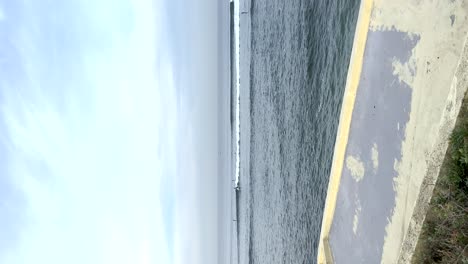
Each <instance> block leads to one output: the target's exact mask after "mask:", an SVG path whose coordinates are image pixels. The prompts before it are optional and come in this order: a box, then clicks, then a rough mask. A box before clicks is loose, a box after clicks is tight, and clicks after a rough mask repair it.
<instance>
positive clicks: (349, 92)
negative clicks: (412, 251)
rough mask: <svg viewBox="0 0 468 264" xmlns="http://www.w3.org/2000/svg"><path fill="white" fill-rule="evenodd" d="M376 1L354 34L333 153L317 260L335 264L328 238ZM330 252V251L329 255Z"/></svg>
mask: <svg viewBox="0 0 468 264" xmlns="http://www.w3.org/2000/svg"><path fill="white" fill-rule="evenodd" d="M372 4H373V0H361V6H360V9H359V17H358V21H357V24H356V31H355V33H354V42H353V50H352V53H351V60H350V64H349V68H348V76H347V79H346V88H345V93H344V95H343V104H342V107H341V114H340V124H339V126H338V132H337V135H336V142H335V151H334V154H333V163H332V168H331V171H330V181H329V183H328V191H327V199H326V201H325V209H324V212H323V218H322V229H321V232H320V242H319V247H318V254H317V263H320V264H325V263H333V260H332V259H330V258H331V257H332V256H331V255H332V254H331V253H333V252H329V251H330V250H326V249H329V245H328V242H327V241H328V237H329V233H330V228H331V225H332V222H333V215H334V213H335V207H336V198H337V196H338V187H339V186H340V180H341V172H342V171H343V163H344V158H345V152H346V146H347V144H348V137H349V129H350V126H351V119H352V115H353V109H354V101H355V99H356V92H357V89H358V86H359V80H360V78H361V71H362V60H363V57H364V50H365V47H366V41H367V32H368V31H369V23H370V18H371V13H372ZM327 253H328V254H327Z"/></svg>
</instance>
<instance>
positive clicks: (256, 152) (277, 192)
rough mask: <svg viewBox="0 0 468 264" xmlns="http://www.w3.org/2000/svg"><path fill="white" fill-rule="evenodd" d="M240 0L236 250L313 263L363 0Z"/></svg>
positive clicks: (246, 256) (245, 256)
mask: <svg viewBox="0 0 468 264" xmlns="http://www.w3.org/2000/svg"><path fill="white" fill-rule="evenodd" d="M240 6H241V8H240V9H241V12H242V11H248V13H244V14H241V28H240V31H241V32H240V38H241V40H240V42H241V51H240V58H241V64H240V74H241V76H240V78H241V87H240V91H241V105H240V111H241V121H240V124H241V126H240V127H241V130H240V134H241V141H240V145H241V150H240V152H241V153H240V155H241V159H240V161H241V162H240V166H241V170H240V171H241V172H240V187H241V191H240V192H239V193H238V197H237V201H238V204H237V210H238V216H237V217H238V222H237V223H238V229H237V230H238V237H237V238H238V239H237V246H238V252H237V254H238V255H237V257H236V259H237V258H238V260H239V263H315V261H316V249H317V246H318V242H319V241H318V237H319V235H320V227H321V220H322V212H323V206H324V202H325V198H326V189H327V185H328V177H329V172H330V167H331V160H332V156H333V148H334V142H335V136H336V130H337V126H338V121H339V113H340V107H341V102H342V96H343V92H344V87H345V82H346V73H347V69H348V63H349V59H350V54H351V49H352V42H353V36H354V29H355V25H356V20H357V15H358V11H359V1H357V0H335V1H328V0H296V1H287V0H252V1H251V3H250V5H249V4H248V3H247V4H246V3H245V2H244V3H241V5H240ZM246 80H247V81H246Z"/></svg>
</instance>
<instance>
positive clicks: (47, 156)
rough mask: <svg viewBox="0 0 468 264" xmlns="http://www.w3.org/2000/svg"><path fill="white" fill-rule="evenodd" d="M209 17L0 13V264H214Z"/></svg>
mask: <svg viewBox="0 0 468 264" xmlns="http://www.w3.org/2000/svg"><path fill="white" fill-rule="evenodd" d="M218 8H219V4H218V1H216V0H205V1H203V2H197V3H195V1H183V0H94V1H91V0H89V1H87V0H81V1H80V0H74V1H61V0H47V1H34V0H24V1H9V0H0V38H1V39H2V42H1V43H0V162H1V163H0V234H1V235H0V263H5V264H20V263H21V264H24V263H26V264H27V263H37V264H40V263H48V264H55V263H72V264H73V263H89V264H93V263H102V264H106V263H115V264H119V263H135V264H138V263H142V264H143V263H162V264H164V263H175V264H178V263H184V264H185V263H195V264H197V263H207V264H210V263H217V255H218V254H222V252H221V253H220V250H221V249H218V247H217V241H218V239H219V234H218V231H219V230H218V228H217V226H218V222H217V221H218V210H219V206H222V205H220V204H218V203H217V200H218V199H217V198H218V195H219V190H218V189H217V187H218V185H217V183H218V182H217V179H218V178H217V177H218V176H219V175H218V174H219V171H218V167H219V163H220V162H222V158H223V157H220V155H218V154H219V153H218V138H219V134H218V133H219V131H220V130H219V122H218V120H219V119H220V118H222V117H221V116H220V115H219V114H218V112H219V111H218V110H219V109H218V107H219V105H218V103H217V100H218V96H219V92H218V91H219V90H218V89H219V88H220V86H219V83H220V82H219V80H218V75H219V72H218V71H219V68H220V67H219V64H220V63H223V62H222V61H221V62H220V60H219V58H218V56H217V54H218V51H219V49H220V48H219V45H218V44H219V39H218V38H219V36H218V29H219V28H218V27H219V26H218V19H219V17H218ZM227 52H228V51H227Z"/></svg>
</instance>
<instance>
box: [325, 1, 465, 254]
mask: <svg viewBox="0 0 468 264" xmlns="http://www.w3.org/2000/svg"><path fill="white" fill-rule="evenodd" d="M467 12H468V7H467V6H466V4H465V3H464V2H462V1H450V2H444V3H442V2H433V1H402V0H397V1H383V0H374V1H370V0H367V1H366V0H364V1H362V3H361V10H360V14H359V20H358V24H357V27H356V33H355V40H354V46H353V53H352V57H351V63H350V67H349V71H348V78H347V84H346V91H345V96H344V100H343V106H342V110H341V111H342V112H341V117H340V125H339V129H338V134H337V139H336V144H335V153H334V159H333V165H332V170H331V174H330V182H329V187H328V194H327V200H326V205H325V211H324V216H323V222H322V232H321V239H320V245H319V253H318V256H317V261H318V263H328V262H329V261H333V262H335V263H345V262H344V260H346V261H348V263H363V262H364V263H368V262H371V263H376V262H381V263H398V262H400V263H407V262H408V261H410V259H411V255H412V252H413V250H414V247H415V245H416V242H417V238H418V235H419V232H420V229H421V224H422V222H423V221H424V216H425V210H427V204H428V202H429V200H430V197H431V193H432V187H431V186H433V183H434V182H435V181H436V180H437V175H438V172H439V169H440V166H441V164H442V160H443V157H444V154H445V151H446V149H447V139H448V136H449V134H450V132H451V130H452V129H453V126H454V124H455V120H456V117H457V115H458V112H459V109H460V105H461V101H462V98H463V95H464V93H465V91H466V86H467V83H466V59H467V58H466V56H467V54H466V52H465V51H464V50H465V49H464V46H465V40H466V35H467V29H468V27H467V26H466V22H467V21H466V19H467V17H466V14H467ZM423 183H424V184H423ZM324 241H329V242H328V243H323V242H324ZM354 261H357V262H354Z"/></svg>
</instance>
